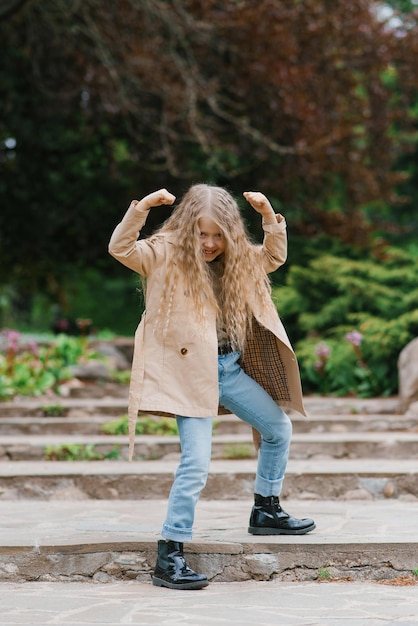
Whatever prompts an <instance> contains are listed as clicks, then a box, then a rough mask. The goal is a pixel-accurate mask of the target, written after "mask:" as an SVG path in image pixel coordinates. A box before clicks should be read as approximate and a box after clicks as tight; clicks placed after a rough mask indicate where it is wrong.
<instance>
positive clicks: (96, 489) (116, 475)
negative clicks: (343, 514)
mask: <svg viewBox="0 0 418 626" xmlns="http://www.w3.org/2000/svg"><path fill="white" fill-rule="evenodd" d="M176 467H177V460H164V461H152V462H150V461H135V462H132V463H129V462H126V461H91V462H81V461H76V462H60V461H57V462H50V461H33V462H23V461H22V462H20V461H16V462H4V463H0V500H15V499H21V498H29V499H38V500H50V499H61V500H62V499H65V498H67V497H70V498H72V499H74V498H77V499H89V498H94V499H104V500H107V499H128V500H130V499H139V498H143V499H155V498H159V497H166V496H167V495H168V493H169V490H170V487H171V484H172V480H173V476H174V472H175V470H176ZM255 470H256V459H249V460H241V461H237V460H228V461H221V460H214V461H212V463H211V467H210V473H209V478H208V482H207V485H206V487H205V489H204V490H203V492H202V498H206V499H211V498H214V499H219V498H222V499H233V500H238V499H240V498H242V497H249V496H251V494H252V493H253V484H254V474H255ZM283 493H284V495H285V497H290V498H302V499H328V500H331V499H363V500H368V499H378V498H401V497H404V498H405V497H408V498H411V499H416V498H418V459H396V460H385V459H373V460H370V459H355V460H354V459H340V460H308V461H300V460H293V459H291V460H290V461H289V464H288V469H287V472H286V479H285V483H284V490H283Z"/></svg>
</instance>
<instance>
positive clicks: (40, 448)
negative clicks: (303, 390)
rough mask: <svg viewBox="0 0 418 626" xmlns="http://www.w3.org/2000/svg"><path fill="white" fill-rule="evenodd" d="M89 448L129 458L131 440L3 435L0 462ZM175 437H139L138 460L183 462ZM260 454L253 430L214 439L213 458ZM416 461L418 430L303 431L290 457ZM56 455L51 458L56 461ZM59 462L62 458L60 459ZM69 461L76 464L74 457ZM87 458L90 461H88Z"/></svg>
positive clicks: (121, 438) (101, 437)
mask: <svg viewBox="0 0 418 626" xmlns="http://www.w3.org/2000/svg"><path fill="white" fill-rule="evenodd" d="M75 446H83V449H85V447H86V446H87V447H88V448H89V449H90V451H91V452H92V453H93V452H94V453H97V454H99V455H109V454H112V455H113V457H114V458H117V459H120V460H127V458H128V437H127V436H125V435H123V436H109V435H82V434H78V435H30V436H27V435H25V436H20V435H19V436H16V435H10V436H0V461H35V460H43V459H46V458H51V457H48V453H47V451H48V449H49V450H51V449H52V451H53V450H56V452H59V450H60V448H62V447H67V448H68V451H69V454H70V453H71V449H73V450H75V448H74V447H75ZM179 452H180V445H179V440H178V437H177V436H153V435H141V436H137V438H136V446H135V458H139V459H143V460H150V461H152V460H156V459H166V458H173V459H174V458H175V459H178V458H179ZM256 454H257V453H256V450H255V448H254V445H253V441H252V434H251V430H250V428H249V427H248V426H247V432H246V433H245V434H232V435H231V434H227V435H214V436H213V439H212V458H213V459H239V458H254V457H256ZM417 457H418V432H412V433H406V432H393V433H390V432H380V433H370V432H363V433H329V432H328V433H319V434H318V433H308V434H305V433H302V434H298V433H297V434H294V435H293V438H292V444H291V448H290V458H292V459H318V458H330V459H331V458H334V459H344V458H349V459H355V458H368V459H370V460H371V459H396V458H399V459H406V458H417ZM56 458H57V456H55V457H52V460H55V459H56ZM58 460H59V457H58ZM69 460H73V459H72V458H70V459H69ZM87 460H88V459H87Z"/></svg>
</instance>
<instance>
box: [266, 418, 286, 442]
mask: <svg viewBox="0 0 418 626" xmlns="http://www.w3.org/2000/svg"><path fill="white" fill-rule="evenodd" d="M292 432H293V426H292V422H291V421H290V419H289V417H288V416H287V415H286V413H283V419H281V420H280V422H277V423H275V424H274V427H273V428H271V429H269V433H268V434H267V436H264V437H263V439H264V440H265V441H267V442H268V443H270V444H273V445H283V444H290V440H291V439H292Z"/></svg>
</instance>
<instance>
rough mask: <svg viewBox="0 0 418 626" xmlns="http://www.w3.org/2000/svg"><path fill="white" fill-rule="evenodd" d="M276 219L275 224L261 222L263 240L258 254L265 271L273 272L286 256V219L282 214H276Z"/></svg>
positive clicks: (283, 261)
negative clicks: (260, 256)
mask: <svg viewBox="0 0 418 626" xmlns="http://www.w3.org/2000/svg"><path fill="white" fill-rule="evenodd" d="M276 219H277V222H276V224H264V223H263V230H264V241H263V245H262V246H260V254H261V255H262V262H263V266H264V269H265V271H266V272H267V273H269V272H275V271H276V270H277V269H278V268H279V267H280V266H281V265H283V263H285V261H286V258H287V230H286V220H285V218H284V217H283V216H282V215H276Z"/></svg>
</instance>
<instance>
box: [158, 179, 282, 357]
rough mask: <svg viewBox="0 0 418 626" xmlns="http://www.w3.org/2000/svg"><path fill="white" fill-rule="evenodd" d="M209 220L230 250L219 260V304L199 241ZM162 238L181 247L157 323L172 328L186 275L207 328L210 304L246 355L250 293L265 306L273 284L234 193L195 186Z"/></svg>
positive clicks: (176, 252) (199, 316)
mask: <svg viewBox="0 0 418 626" xmlns="http://www.w3.org/2000/svg"><path fill="white" fill-rule="evenodd" d="M201 217H209V218H210V219H212V220H213V221H214V222H215V223H216V224H217V225H218V227H219V229H220V230H221V232H222V234H223V237H224V240H225V244H226V245H225V251H224V253H223V257H222V259H221V260H220V262H221V263H222V265H221V269H222V272H221V276H220V294H219V302H218V301H217V298H216V296H215V293H214V289H213V279H212V273H211V269H210V267H209V266H210V263H207V261H205V259H204V256H203V254H202V249H201V242H200V228H199V219H200V218H201ZM158 233H161V234H163V233H170V234H171V233H175V239H176V246H175V247H174V252H173V257H172V259H171V261H172V267H173V271H172V272H170V273H167V275H166V278H165V284H164V287H163V290H162V295H161V301H160V307H159V311H158V316H157V317H158V318H160V319H163V320H164V321H165V322H164V327H165V328H167V325H168V321H169V318H170V313H171V304H172V300H173V294H174V291H175V288H176V283H177V277H178V273H179V272H181V274H182V276H183V278H184V280H185V284H186V289H187V292H188V294H189V295H190V296H191V297H192V299H193V304H194V307H195V310H196V315H197V319H198V320H199V322H200V323H203V324H204V323H205V321H206V318H205V309H206V306H207V305H208V303H209V304H211V305H212V306H214V307H215V308H216V310H217V314H218V315H221V316H222V320H223V323H224V325H225V330H226V332H227V334H228V337H229V340H230V342H231V344H232V345H233V347H234V348H235V349H237V350H241V351H243V350H244V347H245V340H246V337H247V334H248V332H249V331H250V329H251V310H250V307H249V289H250V286H249V285H250V284H251V288H252V289H254V287H255V294H253V297H254V296H255V297H256V298H258V299H259V300H260V301H261V303H262V305H267V302H269V301H270V291H271V289H270V282H269V279H268V276H267V274H266V272H265V270H264V268H263V267H262V263H261V262H260V257H259V255H257V253H256V252H257V247H258V248H259V246H256V245H255V244H254V243H252V242H251V240H250V238H249V236H248V234H247V232H246V229H245V226H244V222H243V220H242V217H241V214H240V211H239V207H238V205H237V203H236V201H235V200H234V198H233V197H232V196H231V194H230V193H229V192H228V191H226V190H225V189H223V188H222V187H215V186H212V185H206V184H199V185H193V186H192V187H191V188H190V189H189V191H188V192H187V193H186V194H185V196H184V197H183V199H182V200H181V202H180V204H179V205H178V206H177V207H176V209H175V210H174V211H173V213H172V215H171V216H170V218H169V219H168V220H167V221H166V222H165V223H164V224H163V226H162V227H161V228H160V229H159V231H158Z"/></svg>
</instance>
